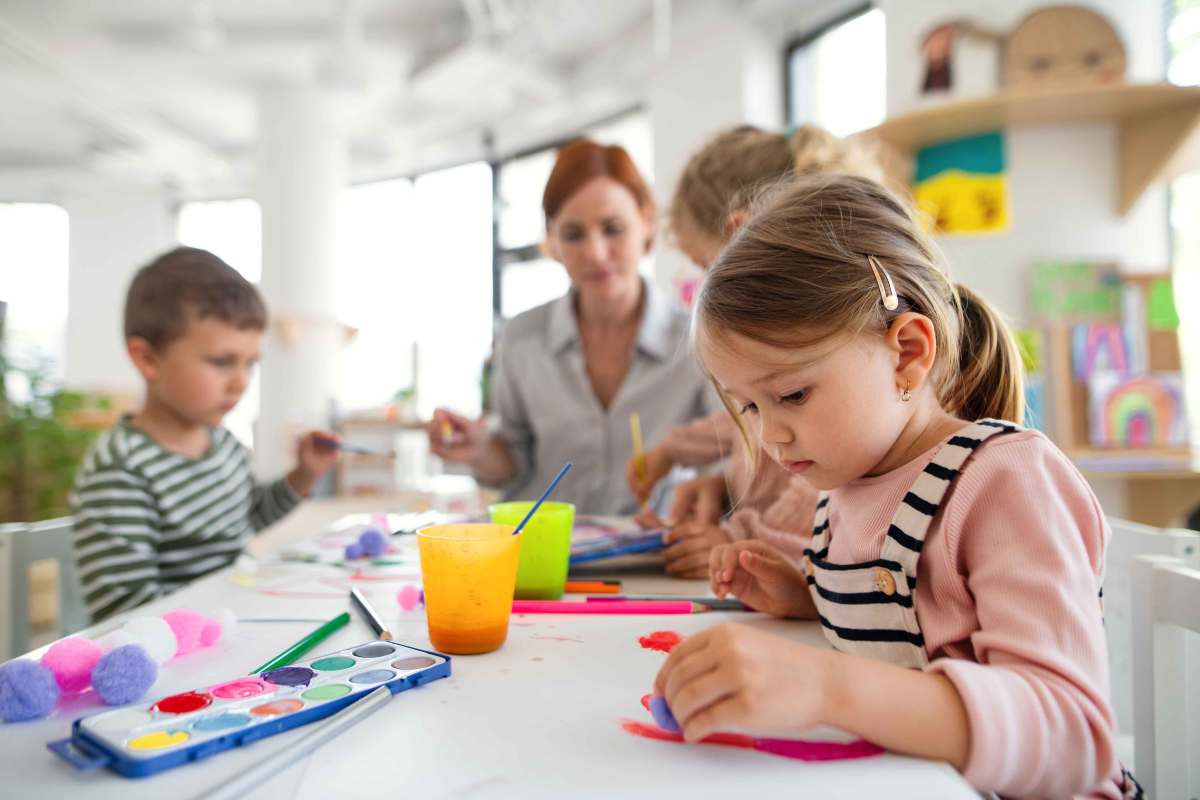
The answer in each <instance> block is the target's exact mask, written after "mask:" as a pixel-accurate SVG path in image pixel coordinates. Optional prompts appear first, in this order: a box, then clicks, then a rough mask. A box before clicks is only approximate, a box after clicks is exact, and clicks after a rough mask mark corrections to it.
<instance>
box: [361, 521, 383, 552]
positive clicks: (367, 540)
mask: <svg viewBox="0 0 1200 800" xmlns="http://www.w3.org/2000/svg"><path fill="white" fill-rule="evenodd" d="M358 544H359V546H360V547H362V551H363V555H365V556H367V557H369V558H374V557H375V556H379V555H383V554H384V553H385V552H386V551H387V546H388V541H387V537H386V536H384V535H383V534H382V533H380V532H379V531H377V530H375V529H374V528H367V529H366V530H365V531H363V532H362V535H361V536H359V537H358Z"/></svg>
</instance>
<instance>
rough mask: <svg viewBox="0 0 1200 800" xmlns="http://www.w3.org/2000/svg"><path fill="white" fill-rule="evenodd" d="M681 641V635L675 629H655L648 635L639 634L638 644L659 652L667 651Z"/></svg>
mask: <svg viewBox="0 0 1200 800" xmlns="http://www.w3.org/2000/svg"><path fill="white" fill-rule="evenodd" d="M682 641H683V635H682V634H679V633H676V632H675V631H655V632H654V633H652V634H650V635H649V636H639V637H638V644H640V645H641V646H642V647H644V648H645V649H647V650H657V651H659V652H660V653H669V652H671V651H672V650H673V649H674V648H675V645H677V644H679V643H680V642H682Z"/></svg>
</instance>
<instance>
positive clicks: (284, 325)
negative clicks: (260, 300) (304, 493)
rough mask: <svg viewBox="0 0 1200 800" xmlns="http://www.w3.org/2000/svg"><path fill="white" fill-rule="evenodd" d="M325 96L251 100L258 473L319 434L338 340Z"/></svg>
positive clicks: (331, 124)
mask: <svg viewBox="0 0 1200 800" xmlns="http://www.w3.org/2000/svg"><path fill="white" fill-rule="evenodd" d="M336 111H337V110H336V107H335V105H334V102H333V98H332V97H330V96H329V95H328V94H326V93H322V92H320V91H318V90H316V89H310V88H305V87H274V88H272V89H270V90H268V91H265V92H264V93H263V94H262V95H261V96H260V98H259V106H258V112H259V120H258V155H257V175H256V195H257V198H258V202H259V204H260V205H261V207H262V247H263V260H262V264H263V269H262V284H261V285H262V292H263V296H264V298H265V299H266V302H267V306H268V309H269V310H270V314H271V327H270V330H269V332H268V335H267V336H266V337H265V342H264V347H263V361H262V400H261V407H260V411H259V418H258V426H257V429H256V434H257V435H256V437H255V441H256V446H255V451H256V452H255V459H256V462H257V467H258V471H259V473H260V474H261V475H262V476H264V477H273V476H276V475H278V474H280V473H282V472H285V471H287V470H288V469H290V468H291V467H292V466H294V464H295V437H296V435H297V434H298V433H300V432H302V431H303V430H306V429H309V428H313V427H328V426H329V424H330V413H331V410H332V407H333V396H334V386H335V381H336V378H337V375H338V361H339V358H340V352H341V348H342V346H343V344H344V336H343V333H342V328H341V326H340V325H339V324H338V323H337V321H336V319H335V318H334V308H335V305H334V301H335V288H336V287H335V274H334V258H335V247H336V232H337V209H338V203H339V200H340V198H341V195H342V192H343V190H344V189H345V186H346V182H347V178H346V175H347V158H348V147H347V138H346V135H345V132H344V131H343V130H342V129H341V127H340V126H339V125H338V115H337V113H336Z"/></svg>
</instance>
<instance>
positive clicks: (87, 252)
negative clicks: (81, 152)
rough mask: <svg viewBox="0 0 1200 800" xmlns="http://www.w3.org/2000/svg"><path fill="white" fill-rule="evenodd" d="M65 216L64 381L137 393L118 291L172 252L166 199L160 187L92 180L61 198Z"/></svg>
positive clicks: (122, 296)
mask: <svg viewBox="0 0 1200 800" xmlns="http://www.w3.org/2000/svg"><path fill="white" fill-rule="evenodd" d="M60 202H62V204H63V206H64V207H65V208H66V209H67V213H68V214H69V215H70V227H71V234H70V236H71V245H70V247H71V249H70V278H69V284H68V302H69V307H68V313H67V363H66V382H67V384H68V385H69V386H72V387H75V388H80V389H92V390H103V391H112V392H120V393H139V392H140V391H141V389H142V383H141V379H140V378H139V377H138V374H137V372H136V371H135V370H134V369H133V366H132V365H131V364H130V363H129V359H128V358H127V357H126V355H125V343H124V335H123V333H122V327H123V313H124V307H125V291H126V289H128V288H129V281H130V279H131V278H132V277H133V273H134V272H136V271H137V270H138V268H140V267H142V266H143V265H145V264H146V263H147V262H149V261H150V260H151V259H152V258H153V257H154V256H156V255H158V254H160V253H161V252H163V251H164V250H167V249H169V248H171V247H173V246H174V245H175V215H174V211H173V199H172V197H171V194H170V193H169V192H168V191H167V190H166V189H164V188H162V187H156V186H146V185H127V184H120V183H117V182H113V181H102V180H93V181H87V182H86V183H79V184H78V185H76V186H75V187H73V188H70V189H67V190H65V191H64V193H63V195H62V197H61V200H60Z"/></svg>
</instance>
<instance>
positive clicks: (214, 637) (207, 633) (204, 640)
mask: <svg viewBox="0 0 1200 800" xmlns="http://www.w3.org/2000/svg"><path fill="white" fill-rule="evenodd" d="M220 639H221V623H220V622H219V621H217V620H215V619H205V620H204V627H203V628H202V629H201V630H200V646H201V647H208V646H209V645H212V644H216V643H217V642H218V641H220Z"/></svg>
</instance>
